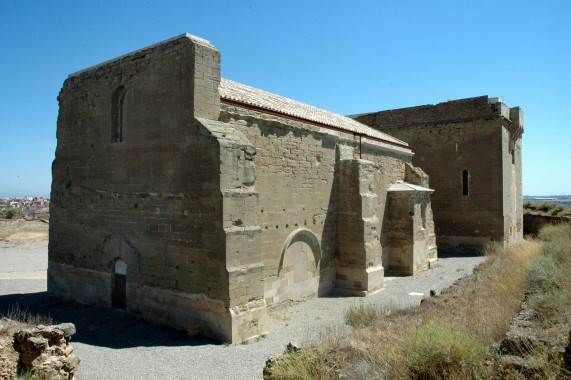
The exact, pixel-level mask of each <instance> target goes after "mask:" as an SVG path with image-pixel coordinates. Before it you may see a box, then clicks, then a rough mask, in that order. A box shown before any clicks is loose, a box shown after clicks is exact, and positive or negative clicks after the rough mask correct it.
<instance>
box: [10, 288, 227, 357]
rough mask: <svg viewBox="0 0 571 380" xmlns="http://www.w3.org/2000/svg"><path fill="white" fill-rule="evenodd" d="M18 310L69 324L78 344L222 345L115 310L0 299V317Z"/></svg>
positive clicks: (36, 296)
mask: <svg viewBox="0 0 571 380" xmlns="http://www.w3.org/2000/svg"><path fill="white" fill-rule="evenodd" d="M15 306H19V308H20V309H21V310H26V311H27V312H29V313H33V314H39V315H44V316H49V317H51V318H52V319H53V320H54V323H63V322H71V323H73V324H74V325H75V327H76V330H77V333H76V334H75V335H74V336H73V339H72V342H71V343H72V344H73V343H74V342H80V343H84V344H88V345H91V346H99V347H108V348H114V349H119V348H130V347H156V346H168V347H176V346H200V345H206V344H221V343H220V342H218V341H214V340H212V339H206V338H191V337H189V336H188V335H187V334H186V332H184V331H180V330H174V329H169V328H167V327H163V326H159V325H155V324H153V323H151V322H146V321H144V320H142V319H140V318H138V317H136V316H133V315H129V314H127V313H125V312H124V311H122V310H118V309H103V308H97V307H90V306H85V305H81V304H78V303H76V302H72V301H69V302H66V301H63V300H61V299H58V298H53V297H49V296H48V294H47V292H40V293H29V294H8V295H3V296H0V315H6V314H7V313H8V311H9V310H10V309H11V308H13V307H15Z"/></svg>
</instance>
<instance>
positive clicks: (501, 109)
mask: <svg viewBox="0 0 571 380" xmlns="http://www.w3.org/2000/svg"><path fill="white" fill-rule="evenodd" d="M351 117H353V118H354V119H355V120H358V121H359V122H361V123H363V124H366V125H368V126H371V127H373V128H375V129H376V130H378V131H382V132H386V133H388V134H390V135H391V136H394V137H397V138H399V139H401V140H404V141H406V142H407V143H409V144H410V145H411V146H412V147H414V149H415V156H414V158H413V163H414V164H415V165H419V166H420V167H422V168H423V169H424V170H425V171H426V173H427V174H428V175H429V177H430V184H431V186H432V187H433V188H434V189H435V190H436V191H435V193H434V196H433V197H432V210H433V213H434V224H435V231H436V237H437V245H438V249H439V250H440V251H455V252H467V251H479V250H481V249H482V248H483V246H484V245H485V243H486V242H488V241H503V242H506V243H508V242H510V241H514V240H518V239H522V238H523V205H522V202H523V198H522V183H521V154H522V151H521V148H522V144H521V136H522V133H523V111H522V110H521V109H520V108H519V107H514V108H508V107H507V106H506V104H505V103H504V102H503V101H502V100H501V99H499V98H491V99H490V98H488V97H487V96H481V97H477V98H469V99H460V100H454V101H448V102H445V103H440V104H437V105H426V106H419V107H411V108H402V109H395V110H390V111H381V112H373V113H367V114H360V115H354V116H351Z"/></svg>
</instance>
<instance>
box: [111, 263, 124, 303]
mask: <svg viewBox="0 0 571 380" xmlns="http://www.w3.org/2000/svg"><path fill="white" fill-rule="evenodd" d="M113 277H114V280H113V293H112V294H111V307H112V308H114V309H126V308H127V264H126V263H125V262H124V261H123V260H117V261H116V262H115V272H114V276H113Z"/></svg>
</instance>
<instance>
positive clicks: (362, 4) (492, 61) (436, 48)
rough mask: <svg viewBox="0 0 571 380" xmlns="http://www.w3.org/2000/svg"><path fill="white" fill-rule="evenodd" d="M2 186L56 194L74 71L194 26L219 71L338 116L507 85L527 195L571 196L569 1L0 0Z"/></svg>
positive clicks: (1, 189) (495, 92) (500, 91)
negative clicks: (518, 123)
mask: <svg viewBox="0 0 571 380" xmlns="http://www.w3.org/2000/svg"><path fill="white" fill-rule="evenodd" d="M0 14H1V15H2V22H1V23H0V33H1V37H0V51H1V53H0V69H1V70H0V196H18V195H42V196H49V191H50V182H51V162H52V160H53V158H54V151H55V146H56V138H55V135H56V120H57V112H58V104H57V95H58V92H59V90H60V88H61V86H62V84H63V81H64V80H65V78H66V77H67V75H68V74H70V73H72V72H75V71H78V70H81V69H84V68H86V67H88V66H92V65H95V64H97V63H100V62H103V61H105V60H108V59H111V58H114V57H116V56H119V55H122V54H124V53H127V52H130V51H133V50H136V49H139V48H142V47H144V46H147V45H150V44H153V43H156V42H159V41H162V40H165V39H167V38H170V37H173V36H175V35H178V34H181V33H185V32H188V33H191V34H194V35H197V36H200V37H203V38H205V39H207V40H209V41H210V42H211V43H212V44H213V45H214V46H215V47H216V48H218V50H220V52H221V54H222V76H223V77H225V78H228V79H232V80H235V81H238V82H241V83H245V84H248V85H251V86H254V87H258V88H261V89H263V90H266V91H270V92H274V93H277V94H279V95H283V96H286V97H290V98H293V99H296V100H299V101H302V102H305V103H309V104H311V105H315V106H318V107H321V108H324V109H327V110H329V111H333V112H337V113H340V114H344V115H346V114H355V113H361V112H368V111H378V110H384V109H392V108H400V107H408V106H415V105H423V104H435V103H439V102H443V101H446V100H452V99H458V98H467V97H474V96H480V95H489V96H490V97H495V96H500V97H502V98H503V99H504V101H505V102H506V103H507V105H508V106H509V107H513V106H520V107H521V108H522V109H523V110H524V112H525V133H524V135H523V140H524V148H523V149H524V151H523V154H524V159H523V165H524V169H523V176H524V180H523V181H524V183H523V184H524V186H523V187H524V189H523V191H524V194H526V195H547V194H557V195H559V194H571V170H570V168H571V158H570V157H571V153H570V152H571V122H570V117H569V113H570V112H571V21H570V20H571V2H570V1H552V2H549V1H546V2H539V1H512V2H508V1H473V2H467V1H398V2H397V1H353V2H349V1H343V2H342V1H289V2H285V1H283V2H278V1H189V0H186V1H162V2H159V1H137V2H128V1H51V2H50V1H8V0H2V1H1V2H0Z"/></svg>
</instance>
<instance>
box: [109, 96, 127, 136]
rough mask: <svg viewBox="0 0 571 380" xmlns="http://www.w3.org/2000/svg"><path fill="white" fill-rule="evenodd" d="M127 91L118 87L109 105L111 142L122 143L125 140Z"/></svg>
mask: <svg viewBox="0 0 571 380" xmlns="http://www.w3.org/2000/svg"><path fill="white" fill-rule="evenodd" d="M126 93H127V89H126V88H125V87H123V86H119V87H118V88H117V89H116V90H115V92H114V93H113V99H112V104H111V113H112V124H111V142H114V143H118V142H123V141H124V138H125V130H124V129H125V125H124V124H125V94H126Z"/></svg>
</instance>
